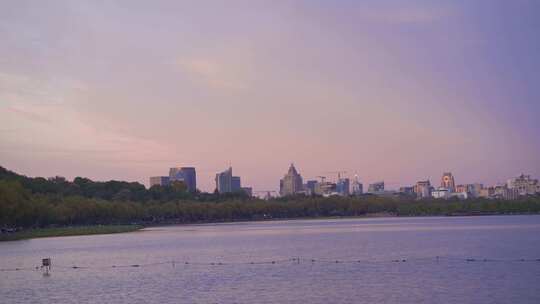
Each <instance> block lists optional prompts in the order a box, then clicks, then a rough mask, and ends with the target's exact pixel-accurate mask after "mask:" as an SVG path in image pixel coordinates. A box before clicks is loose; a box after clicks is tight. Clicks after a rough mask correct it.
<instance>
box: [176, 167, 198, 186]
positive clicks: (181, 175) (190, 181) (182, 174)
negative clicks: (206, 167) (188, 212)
mask: <svg viewBox="0 0 540 304" xmlns="http://www.w3.org/2000/svg"><path fill="white" fill-rule="evenodd" d="M169 180H170V181H171V182H173V181H181V182H184V183H185V184H186V186H187V189H188V191H190V192H195V191H197V173H196V172H195V168H193V167H180V168H170V169H169Z"/></svg>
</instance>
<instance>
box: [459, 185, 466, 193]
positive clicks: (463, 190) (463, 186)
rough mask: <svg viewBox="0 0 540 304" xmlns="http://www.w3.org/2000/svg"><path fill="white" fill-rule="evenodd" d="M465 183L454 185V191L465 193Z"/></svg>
mask: <svg viewBox="0 0 540 304" xmlns="http://www.w3.org/2000/svg"><path fill="white" fill-rule="evenodd" d="M467 190H468V189H467V185H457V186H456V192H457V193H467V192H468V191H467Z"/></svg>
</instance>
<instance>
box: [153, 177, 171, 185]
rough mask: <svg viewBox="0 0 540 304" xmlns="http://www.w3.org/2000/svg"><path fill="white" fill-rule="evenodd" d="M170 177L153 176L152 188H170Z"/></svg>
mask: <svg viewBox="0 0 540 304" xmlns="http://www.w3.org/2000/svg"><path fill="white" fill-rule="evenodd" d="M169 183H170V182H169V177H168V176H152V177H150V187H152V186H168V185H169Z"/></svg>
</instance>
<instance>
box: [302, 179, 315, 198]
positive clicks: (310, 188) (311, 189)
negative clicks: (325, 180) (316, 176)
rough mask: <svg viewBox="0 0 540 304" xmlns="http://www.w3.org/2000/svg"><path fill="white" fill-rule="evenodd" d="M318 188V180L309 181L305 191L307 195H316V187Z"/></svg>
mask: <svg viewBox="0 0 540 304" xmlns="http://www.w3.org/2000/svg"><path fill="white" fill-rule="evenodd" d="M316 186H317V181H316V180H308V181H307V182H306V184H305V185H304V191H306V194H307V195H313V194H315V187H316Z"/></svg>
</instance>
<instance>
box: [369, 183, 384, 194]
mask: <svg viewBox="0 0 540 304" xmlns="http://www.w3.org/2000/svg"><path fill="white" fill-rule="evenodd" d="M368 192H369V193H377V192H384V181H380V182H376V183H373V184H369V187H368Z"/></svg>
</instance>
